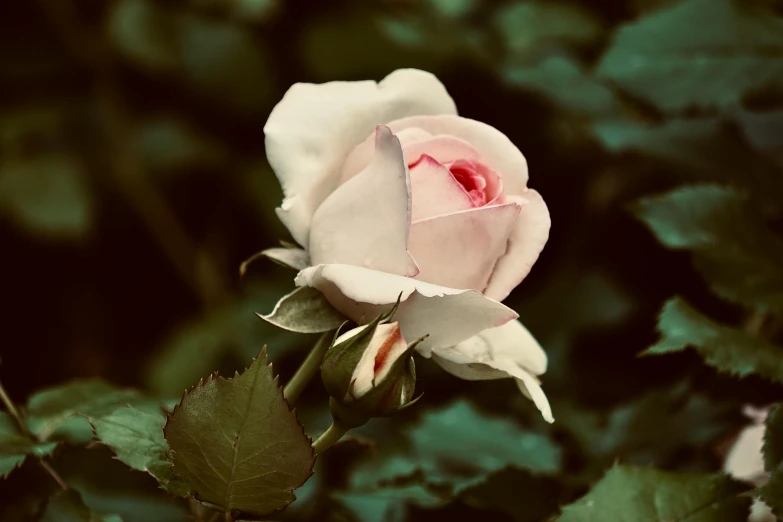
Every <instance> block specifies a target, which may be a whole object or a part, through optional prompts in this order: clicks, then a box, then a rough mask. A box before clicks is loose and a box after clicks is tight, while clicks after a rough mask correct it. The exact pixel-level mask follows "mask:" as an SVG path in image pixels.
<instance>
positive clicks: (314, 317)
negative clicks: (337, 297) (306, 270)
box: [257, 286, 347, 333]
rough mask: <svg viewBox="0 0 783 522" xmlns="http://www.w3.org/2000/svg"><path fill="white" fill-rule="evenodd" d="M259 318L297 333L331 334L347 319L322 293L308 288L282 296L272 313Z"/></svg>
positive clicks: (259, 315) (298, 289) (301, 288)
mask: <svg viewBox="0 0 783 522" xmlns="http://www.w3.org/2000/svg"><path fill="white" fill-rule="evenodd" d="M257 315H258V317H260V318H261V319H263V320H265V321H267V322H269V323H272V324H273V325H275V326H278V327H280V328H284V329H286V330H290V331H292V332H298V333H323V332H329V331H331V330H336V329H337V328H339V327H340V325H341V324H343V323H344V322H345V321H346V320H347V319H346V318H345V316H343V315H342V314H341V313H340V312H338V311H337V310H335V308H334V307H333V306H332V305H331V304H329V301H327V300H326V297H324V295H323V294H322V293H321V292H319V291H318V290H316V289H315V288H310V287H307V286H303V287H300V288H297V289H296V290H294V291H293V292H291V293H290V294H288V295H285V296H283V297H282V298H281V299H280V301H279V302H278V303H277V304H276V305H275V308H274V310H272V312H271V313H269V314H267V315H261V314H257Z"/></svg>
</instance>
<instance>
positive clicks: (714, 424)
mask: <svg viewBox="0 0 783 522" xmlns="http://www.w3.org/2000/svg"><path fill="white" fill-rule="evenodd" d="M738 409H739V404H738V403H733V402H727V401H720V402H719V401H716V400H714V399H712V398H710V397H709V396H706V395H704V394H701V393H694V390H693V389H692V387H691V386H689V385H688V384H687V383H682V384H679V385H675V386H666V387H665V388H663V389H660V390H655V391H652V392H649V393H646V394H644V395H642V396H641V397H639V398H636V399H634V400H632V401H629V402H627V403H625V404H621V405H619V406H617V407H616V408H614V409H612V410H610V411H608V412H596V411H593V410H586V409H579V408H576V407H574V406H571V405H569V404H558V405H557V411H558V412H559V413H558V419H557V422H558V424H559V425H560V426H561V427H564V428H565V429H566V430H568V431H569V432H570V433H571V436H572V437H574V439H575V440H576V442H577V443H578V444H579V446H580V450H581V452H582V454H583V455H586V456H589V457H590V460H591V461H593V462H594V463H596V464H597V465H602V464H604V465H605V464H607V463H610V462H611V461H613V460H615V459H618V458H619V459H622V461H623V462H627V463H639V464H641V463H645V464H648V463H651V464H653V465H656V466H663V465H666V464H668V463H670V462H671V459H672V458H675V457H676V455H678V454H679V453H680V452H682V451H688V450H690V449H692V448H693V449H698V448H704V447H709V446H711V445H712V444H713V443H714V442H716V441H717V440H719V438H720V437H722V436H726V435H729V434H730V432H731V431H732V430H733V429H735V428H736V424H737V418H736V416H737V415H738V413H737V411H738Z"/></svg>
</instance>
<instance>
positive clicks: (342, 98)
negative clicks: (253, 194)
mask: <svg viewBox="0 0 783 522" xmlns="http://www.w3.org/2000/svg"><path fill="white" fill-rule="evenodd" d="M424 114H429V115H435V114H456V108H455V106H454V101H453V100H452V99H451V97H450V96H449V95H448V93H447V92H446V89H445V88H444V87H443V84H441V83H440V82H439V81H438V79H437V78H435V76H433V75H432V74H429V73H426V72H424V71H417V70H414V69H401V70H398V71H395V72H393V73H391V74H390V75H389V76H387V77H386V78H384V80H383V81H381V82H380V83H377V84H376V83H375V82H373V81H363V82H329V83H324V84H318V85H316V84H306V83H298V84H295V85H293V86H292V87H291V88H290V89H289V90H288V92H287V93H286V94H285V96H284V97H283V99H282V100H281V101H280V102H279V103H278V104H277V105H276V106H275V108H274V109H273V110H272V113H271V114H270V115H269V119H268V120H267V122H266V125H265V126H264V134H265V144H266V154H267V157H268V159H269V163H270V164H271V165H272V169H274V171H275V174H276V175H277V177H278V179H279V180H280V184H281V185H282V186H283V193H284V194H285V199H284V200H283V204H282V205H281V207H280V208H279V209H278V216H279V217H280V220H281V221H282V222H283V223H284V224H285V225H286V227H288V230H289V231H290V232H291V235H292V236H293V237H294V239H295V240H296V241H297V242H298V243H299V244H300V245H302V246H306V245H307V243H308V236H309V233H310V221H311V218H312V216H313V214H314V213H315V211H316V209H317V208H318V206H319V205H320V204H321V202H323V200H324V199H326V197H327V196H328V195H329V194H330V193H331V192H332V191H333V190H334V189H335V187H336V186H337V184H338V182H339V177H340V171H341V169H342V166H343V162H344V161H345V159H346V157H347V155H348V153H349V152H350V151H351V149H353V147H355V146H356V145H358V144H359V143H360V142H361V141H362V140H364V139H365V138H366V137H367V136H368V135H369V134H370V133H371V132H372V130H373V129H374V128H375V126H376V125H379V124H383V123H386V122H389V121H391V120H394V119H398V118H404V117H407V116H415V115H424Z"/></svg>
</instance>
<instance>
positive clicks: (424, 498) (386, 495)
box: [332, 485, 434, 522]
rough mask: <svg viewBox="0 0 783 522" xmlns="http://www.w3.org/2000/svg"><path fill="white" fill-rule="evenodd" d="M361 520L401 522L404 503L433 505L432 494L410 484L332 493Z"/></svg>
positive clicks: (403, 515)
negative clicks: (365, 490)
mask: <svg viewBox="0 0 783 522" xmlns="http://www.w3.org/2000/svg"><path fill="white" fill-rule="evenodd" d="M332 496H333V497H334V498H336V499H337V500H338V501H339V502H340V503H341V504H343V505H344V506H345V507H346V508H347V509H348V510H349V511H350V512H351V513H352V514H353V515H354V516H355V517H356V520H357V521H361V522H403V520H405V512H406V509H405V504H406V503H408V502H415V503H416V504H418V505H425V506H426V505H433V498H434V497H433V496H432V494H430V493H429V492H428V491H426V490H425V489H424V488H423V487H421V486H418V485H410V486H404V487H399V488H383V489H375V490H373V491H368V492H361V493H353V492H349V493H336V494H334V495H332Z"/></svg>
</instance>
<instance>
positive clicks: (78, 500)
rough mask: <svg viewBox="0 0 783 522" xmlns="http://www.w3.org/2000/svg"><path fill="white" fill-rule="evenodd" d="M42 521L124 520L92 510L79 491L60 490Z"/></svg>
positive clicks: (115, 521)
mask: <svg viewBox="0 0 783 522" xmlns="http://www.w3.org/2000/svg"><path fill="white" fill-rule="evenodd" d="M41 522H122V519H121V518H120V517H119V516H117V515H98V514H96V513H93V512H92V511H90V508H88V507H87V506H86V505H84V501H83V500H82V497H81V496H80V495H79V493H78V492H77V491H74V490H69V491H60V492H59V493H57V494H56V495H55V496H53V497H52V498H51V499H49V502H48V503H47V504H46V509H44V513H43V516H42V517H41Z"/></svg>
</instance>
